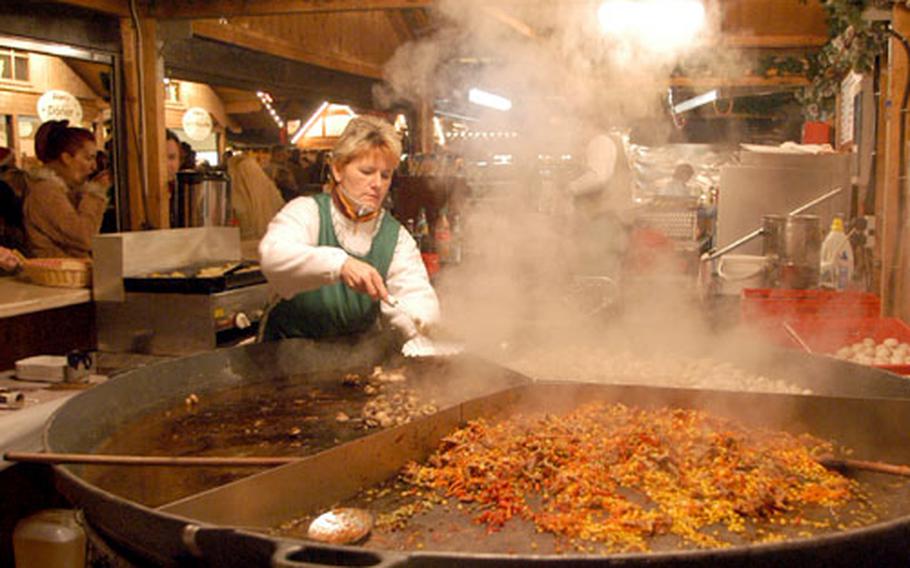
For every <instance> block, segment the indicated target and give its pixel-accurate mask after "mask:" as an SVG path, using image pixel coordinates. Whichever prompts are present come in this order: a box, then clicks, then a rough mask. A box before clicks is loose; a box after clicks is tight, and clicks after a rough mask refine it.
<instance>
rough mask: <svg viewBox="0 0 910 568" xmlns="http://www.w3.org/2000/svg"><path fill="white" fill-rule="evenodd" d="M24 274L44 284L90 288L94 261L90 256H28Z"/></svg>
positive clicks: (23, 270) (23, 269)
mask: <svg viewBox="0 0 910 568" xmlns="http://www.w3.org/2000/svg"><path fill="white" fill-rule="evenodd" d="M22 275H23V276H25V277H26V278H28V279H29V280H31V281H32V282H34V283H35V284H40V285H42V286H58V287H61V288H88V287H89V286H91V284H92V261H91V260H90V259H88V258H27V259H24V260H23V261H22Z"/></svg>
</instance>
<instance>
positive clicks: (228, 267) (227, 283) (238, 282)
mask: <svg viewBox="0 0 910 568" xmlns="http://www.w3.org/2000/svg"><path fill="white" fill-rule="evenodd" d="M263 282H265V276H264V275H263V274H262V271H261V270H260V269H259V264H258V263H256V262H252V261H214V262H206V263H200V264H193V265H188V266H181V267H177V268H173V269H168V270H157V271H154V272H149V273H146V274H142V275H139V276H129V277H125V278H124V279H123V287H124V289H125V290H126V291H127V292H156V293H165V292H172V293H180V294H212V293H215V292H224V291H225V290H231V289H234V288H240V287H242V286H250V285H252V284H261V283H263Z"/></svg>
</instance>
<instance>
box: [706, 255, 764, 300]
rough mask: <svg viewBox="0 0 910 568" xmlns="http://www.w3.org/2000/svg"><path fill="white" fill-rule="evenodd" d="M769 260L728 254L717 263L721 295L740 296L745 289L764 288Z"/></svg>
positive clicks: (762, 257)
mask: <svg viewBox="0 0 910 568" xmlns="http://www.w3.org/2000/svg"><path fill="white" fill-rule="evenodd" d="M767 265H768V258H767V257H765V256H761V255H755V254H727V255H724V256H722V257H720V260H719V261H718V262H717V275H718V276H720V279H721V286H720V293H721V294H728V295H739V293H740V292H741V291H742V290H743V288H763V287H764V286H765V274H766V272H767V271H766V268H767Z"/></svg>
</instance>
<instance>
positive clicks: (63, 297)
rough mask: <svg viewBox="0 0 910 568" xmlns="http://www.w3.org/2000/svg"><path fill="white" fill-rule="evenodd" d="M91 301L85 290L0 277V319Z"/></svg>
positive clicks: (88, 291) (89, 293)
mask: <svg viewBox="0 0 910 568" xmlns="http://www.w3.org/2000/svg"><path fill="white" fill-rule="evenodd" d="M91 299H92V293H91V291H90V290H89V289H87V288H54V287H51V286H39V285H37V284H31V283H29V282H24V281H22V280H20V279H18V278H16V277H14V276H4V277H0V318H8V317H12V316H19V315H23V314H30V313H34V312H39V311H43V310H49V309H52V308H60V307H64V306H72V305H75V304H83V303H87V302H90V301H91Z"/></svg>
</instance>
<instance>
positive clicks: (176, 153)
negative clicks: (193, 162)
mask: <svg viewBox="0 0 910 568" xmlns="http://www.w3.org/2000/svg"><path fill="white" fill-rule="evenodd" d="M164 149H165V156H166V159H167V181H168V183H170V182H174V181H176V180H177V172H178V171H179V170H180V144H178V143H177V142H174V141H173V140H171V139H168V140H167V142H165V143H164Z"/></svg>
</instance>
